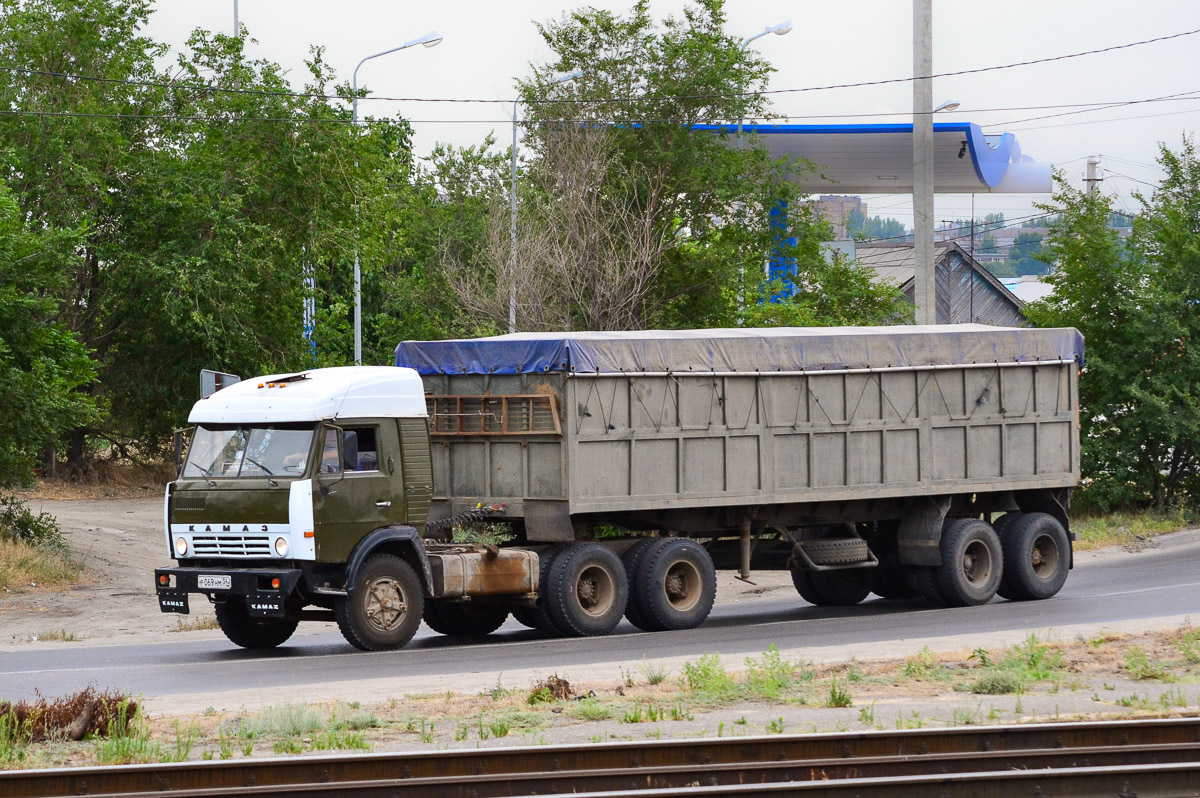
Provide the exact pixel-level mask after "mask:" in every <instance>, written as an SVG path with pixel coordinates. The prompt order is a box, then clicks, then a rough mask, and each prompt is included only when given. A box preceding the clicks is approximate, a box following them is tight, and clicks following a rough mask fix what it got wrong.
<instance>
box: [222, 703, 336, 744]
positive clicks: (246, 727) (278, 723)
mask: <svg viewBox="0 0 1200 798" xmlns="http://www.w3.org/2000/svg"><path fill="white" fill-rule="evenodd" d="M325 724H326V717H325V715H324V713H322V712H319V711H317V709H316V708H315V707H310V706H308V705H306V704H292V703H290V702H289V703H285V704H275V705H273V706H269V707H266V708H265V709H263V710H262V712H260V713H258V716H257V717H256V718H254V720H253V721H251V722H249V723H245V724H243V726H242V727H241V729H240V732H241V734H242V735H243V736H249V737H303V736H305V735H306V734H311V733H312V732H315V731H318V730H320V729H323V728H324V727H325Z"/></svg>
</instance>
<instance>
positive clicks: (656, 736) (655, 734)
mask: <svg viewBox="0 0 1200 798" xmlns="http://www.w3.org/2000/svg"><path fill="white" fill-rule="evenodd" d="M646 736H647V737H649V738H650V739H652V740H661V739H662V729H655V730H654V731H648V732H646Z"/></svg>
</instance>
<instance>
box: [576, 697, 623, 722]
mask: <svg viewBox="0 0 1200 798" xmlns="http://www.w3.org/2000/svg"><path fill="white" fill-rule="evenodd" d="M612 716H613V711H612V707H610V706H608V705H606V704H601V703H600V702H599V701H597V700H596V699H594V698H585V699H583V700H582V701H578V702H576V703H575V704H574V705H573V706H571V707H570V708H569V709H567V717H569V718H574V719H575V720H583V721H599V720H608V719H609V718H611V717H612Z"/></svg>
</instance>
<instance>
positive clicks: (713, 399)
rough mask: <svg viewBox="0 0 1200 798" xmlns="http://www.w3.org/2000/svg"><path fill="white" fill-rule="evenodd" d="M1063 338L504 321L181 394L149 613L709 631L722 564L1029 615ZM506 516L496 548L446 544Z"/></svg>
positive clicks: (811, 584)
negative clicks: (355, 361) (508, 327)
mask: <svg viewBox="0 0 1200 798" xmlns="http://www.w3.org/2000/svg"><path fill="white" fill-rule="evenodd" d="M1082 365H1083V342H1082V338H1081V337H1080V335H1079V333H1078V332H1076V331H1075V330H1072V329H1008V328H994V327H985V326H980V325H954V326H938V327H932V326H930V327H922V326H898V327H871V328H828V329H820V328H812V329H792V328H781V329H758V330H750V329H733V330H685V331H640V332H607V333H589V332H578V333H556V334H512V335H503V336H496V337H492V338H480V339H470V340H457V341H424V342H417V341H408V342H404V343H402V344H401V345H400V346H399V347H398V348H397V350H396V364H395V366H386V367H346V368H327V369H313V370H309V371H302V372H297V373H292V374H276V375H271V376H265V377H258V378H255V379H248V380H244V381H242V382H240V383H238V384H236V385H233V386H231V387H228V388H225V389H224V390H221V391H219V392H218V393H216V394H214V395H212V396H210V397H208V398H206V399H202V400H201V401H199V402H197V403H196V405H195V407H194V408H193V409H192V411H191V414H190V416H189V423H190V424H191V425H192V433H191V437H190V441H189V443H188V447H187V455H186V458H185V459H184V462H183V463H182V468H181V471H180V473H179V477H178V479H176V480H175V481H174V482H173V483H171V484H169V485H168V486H167V491H166V498H165V503H164V508H163V512H164V524H165V531H166V535H165V541H166V549H167V551H166V554H167V555H168V556H169V557H171V558H173V559H174V560H175V561H176V564H175V565H173V566H172V567H168V568H162V569H158V570H156V571H155V580H156V587H157V592H158V598H159V604H160V608H161V609H162V610H163V611H164V612H179V613H187V612H188V611H189V607H190V603H189V602H190V601H191V600H194V599H195V597H196V596H197V595H199V596H203V597H204V599H205V600H207V601H210V602H212V603H213V604H214V605H215V612H216V617H217V621H218V623H219V624H220V626H221V629H222V630H223V631H224V633H225V634H226V636H227V637H228V638H229V639H230V640H231V641H233V642H234V643H236V644H237V645H239V646H244V647H247V648H269V647H273V646H278V645H280V644H281V643H283V642H284V641H286V640H287V639H288V637H289V636H290V635H291V634H292V633H293V631H294V630H295V629H296V627H297V624H298V623H299V622H301V621H306V620H314V621H329V620H335V621H336V622H337V624H338V626H339V628H340V629H341V631H342V634H343V635H344V636H345V638H346V639H347V640H348V641H349V642H350V643H351V644H352V645H354V646H356V647H358V648H360V649H364V650H380V649H389V648H396V647H399V646H402V645H404V644H405V643H407V642H408V641H409V640H410V639H411V638H412V636H413V635H414V633H415V632H416V630H417V628H418V626H419V625H420V623H421V620H422V619H424V621H425V623H426V624H427V625H428V626H429V627H431V628H432V629H434V630H435V631H437V632H440V633H443V634H447V635H464V636H477V635H485V634H488V633H490V632H493V631H495V630H496V629H498V628H499V627H500V625H501V624H503V623H504V622H505V621H506V620H507V619H508V618H509V616H510V615H511V616H512V617H513V618H515V619H516V620H517V621H519V622H521V623H523V624H525V625H527V626H531V627H535V628H538V629H541V630H543V631H545V632H546V633H550V634H557V635H570V636H583V635H602V634H606V633H608V632H610V631H612V629H613V628H615V627H616V625H617V624H618V623H619V622H620V621H621V619H622V617H624V618H626V619H628V620H629V621H630V622H631V623H632V624H633V625H634V626H636V627H638V628H641V629H644V630H649V631H665V630H672V629H687V628H691V627H695V626H697V625H699V624H701V623H703V622H704V620H705V619H706V618H707V616H708V614H709V611H710V610H711V608H712V605H713V600H714V596H715V593H716V572H717V570H718V569H729V570H731V571H733V572H734V573H735V575H736V577H737V578H740V579H745V580H749V579H751V578H752V573H753V571H755V570H759V569H774V570H785V571H790V573H791V578H792V581H793V583H794V584H795V586H796V590H797V592H798V593H799V595H800V597H801V598H803V599H804V600H805V601H807V602H809V603H811V604H817V605H850V604H856V603H858V602H860V601H862V600H864V599H865V598H866V597H867V596H869V595H870V594H872V593H874V594H876V595H877V596H879V597H882V598H885V599H888V598H911V597H917V596H923V597H924V598H925V599H926V600H928V601H929V602H932V603H933V604H935V605H937V606H942V607H950V606H967V605H978V604H985V603H988V602H989V601H991V600H992V599H993V597H994V596H995V595H996V594H999V595H1000V596H1002V597H1004V598H1006V599H1010V600H1014V601H1024V600H1036V599H1044V598H1047V597H1049V596H1052V595H1054V594H1055V593H1057V592H1058V590H1059V589H1060V588H1061V587H1062V585H1063V583H1064V581H1065V580H1066V578H1067V574H1068V571H1069V569H1070V568H1071V564H1072V548H1071V540H1072V535H1071V533H1070V523H1069V519H1068V515H1067V511H1068V507H1069V497H1070V492H1071V489H1072V487H1074V486H1075V485H1076V484H1077V483H1078V481H1079V415H1078V373H1079V370H1080V369H1081V368H1082ZM484 521H485V522H487V523H489V524H495V525H498V527H499V528H500V529H502V530H504V531H505V532H506V533H507V540H506V541H505V542H503V543H502V544H501V545H482V544H471V543H456V542H454V540H453V537H452V533H453V530H454V529H455V528H457V527H461V526H469V525H470V524H472V523H478V522H484Z"/></svg>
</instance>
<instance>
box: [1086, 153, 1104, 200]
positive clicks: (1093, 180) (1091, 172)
mask: <svg viewBox="0 0 1200 798" xmlns="http://www.w3.org/2000/svg"><path fill="white" fill-rule="evenodd" d="M1099 165H1100V159H1099V158H1098V157H1096V156H1095V155H1089V156H1088V159H1087V177H1085V178H1084V179H1083V182H1084V183H1087V193H1088V194H1095V193H1096V189H1097V186H1096V184H1097V183H1099V182H1100V181H1101V180H1103V179H1104V178H1102V177H1096V167H1097V166H1099Z"/></svg>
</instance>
